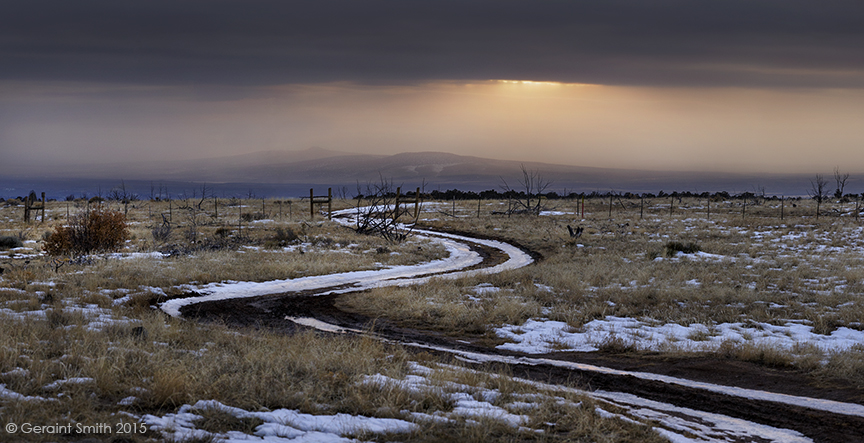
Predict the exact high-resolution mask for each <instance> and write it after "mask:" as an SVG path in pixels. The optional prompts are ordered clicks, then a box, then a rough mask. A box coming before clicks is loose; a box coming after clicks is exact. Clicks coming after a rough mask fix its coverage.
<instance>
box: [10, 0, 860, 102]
mask: <svg viewBox="0 0 864 443" xmlns="http://www.w3.org/2000/svg"><path fill="white" fill-rule="evenodd" d="M10 3H11V4H10ZM862 74H864V2H861V1H860V0H848V1H831V0H827V1H821V2H814V1H798V0H773V1H766V0H743V1H736V0H722V1H715V0H703V1H694V0H687V1H684V0H680V1H670V0H667V1H643V0H635V1H609V0H607V1H602V2H601V1H548V0H544V1H537V0H534V1H506V0H490V1H479V0H459V1H449V0H436V1H413V0H398V1H358V0H339V1H323V0H316V1H286V0H280V1H212V0H208V1H184V2H178V1H143V0H142V1H137V2H131V1H117V0H111V1H74V2H71V1H68V0H62V1H61V0H58V1H27V2H7V4H4V8H3V13H2V16H0V79H6V80H75V81H108V82H134V83H146V84H213V85H225V84H233V85H260V84H281V83H303V82H329V81H354V82H361V83H413V82H424V81H429V80H441V79H450V80H460V79H472V80H476V79H530V80H546V81H562V82H582V83H603V84H628V85H692V86H713V85H718V86H729V85H738V86H813V87H861V86H864V75H862Z"/></svg>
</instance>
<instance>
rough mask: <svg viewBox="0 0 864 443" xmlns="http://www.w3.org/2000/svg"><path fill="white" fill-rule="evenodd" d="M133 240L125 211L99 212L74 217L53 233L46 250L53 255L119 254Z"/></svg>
mask: <svg viewBox="0 0 864 443" xmlns="http://www.w3.org/2000/svg"><path fill="white" fill-rule="evenodd" d="M128 238H129V228H128V226H127V225H126V216H124V215H123V213H122V212H118V211H110V210H103V209H95V210H92V211H87V212H84V213H82V214H79V215H77V216H75V217H73V218H72V219H71V220H70V221H69V224H68V225H66V226H61V227H59V228H57V229H55V230H54V231H53V232H51V233H50V234H49V235H48V237H47V238H46V239H45V242H44V245H43V247H44V248H45V252H47V253H48V254H50V255H83V254H89V253H92V252H102V251H117V250H118V249H120V247H121V246H123V244H124V243H125V242H126V240H127V239H128Z"/></svg>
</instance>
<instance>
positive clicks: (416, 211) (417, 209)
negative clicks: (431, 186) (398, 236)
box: [414, 186, 420, 223]
mask: <svg viewBox="0 0 864 443" xmlns="http://www.w3.org/2000/svg"><path fill="white" fill-rule="evenodd" d="M419 217H420V187H419V186H418V187H417V190H416V191H415V193H414V222H415V223H416V222H417V219H418V218H419Z"/></svg>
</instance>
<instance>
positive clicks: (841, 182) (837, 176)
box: [834, 166, 849, 198]
mask: <svg viewBox="0 0 864 443" xmlns="http://www.w3.org/2000/svg"><path fill="white" fill-rule="evenodd" d="M846 180H849V173H848V172H847V173H845V174H841V173H840V167H838V166H835V167H834V181H835V182H836V183H837V190H835V191H834V197H836V198H842V197H843V189H845V188H846Z"/></svg>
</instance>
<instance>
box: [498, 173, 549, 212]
mask: <svg viewBox="0 0 864 443" xmlns="http://www.w3.org/2000/svg"><path fill="white" fill-rule="evenodd" d="M520 169H521V170H522V178H520V179H519V180H518V182H519V187H520V189H519V191H517V190H515V189H513V188H511V187H510V185H509V184H507V181H506V180H504V178H503V177H502V178H501V183H502V185H501V189H502V190H503V191H504V193H505V194H507V195H508V197H507V198H508V201H511V202H515V207H514V205H513V204H512V203H511V204H510V205H508V206H509V208H508V213H520V214H534V215H539V214H540V209H541V207H542V202H543V197H542V194H543V193H544V192H545V191H546V189H547V188H548V187H549V186H550V185H551V184H552V182H550V181H548V180H546V179H544V178H543V175H542V174H540V172H539V171H537V170H528V168H526V167H525V165H521V167H520ZM511 197H512V199H511Z"/></svg>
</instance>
